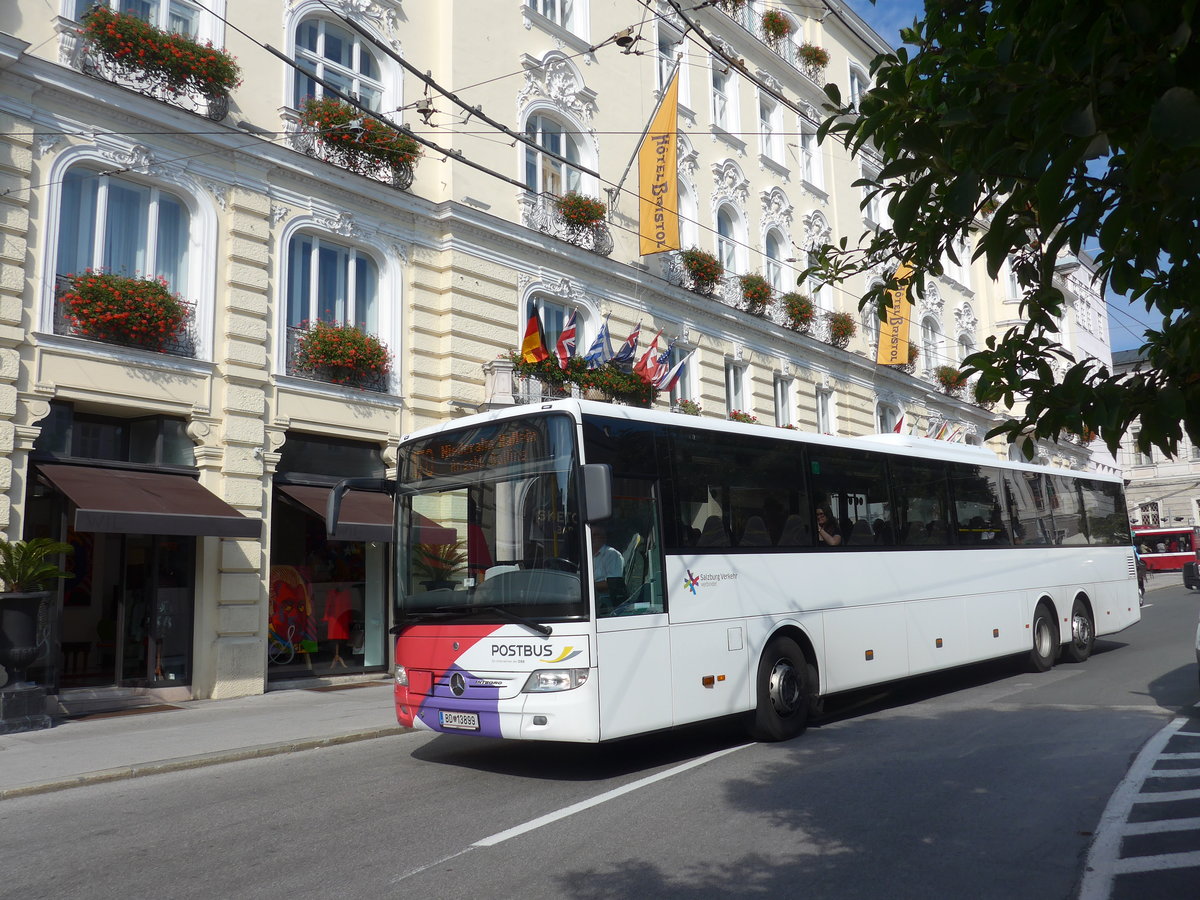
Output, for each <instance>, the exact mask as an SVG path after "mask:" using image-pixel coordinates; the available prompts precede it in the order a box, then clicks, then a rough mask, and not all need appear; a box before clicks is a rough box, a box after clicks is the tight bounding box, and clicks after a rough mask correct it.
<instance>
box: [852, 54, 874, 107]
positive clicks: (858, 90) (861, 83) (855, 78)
mask: <svg viewBox="0 0 1200 900" xmlns="http://www.w3.org/2000/svg"><path fill="white" fill-rule="evenodd" d="M870 86H871V79H870V77H869V76H868V75H867V73H866V72H864V71H863V70H862V69H860V68H859V67H858V66H856V65H854V64H853V63H851V64H850V71H849V75H848V78H847V81H846V100H847V101H848V102H849V103H850V105H851V106H852V107H853V108H854V109H856V110H857V109H858V105H859V104H860V103H862V98H863V94H865V93H866V92H867V91H868V90H870Z"/></svg>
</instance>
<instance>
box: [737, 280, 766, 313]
mask: <svg viewBox="0 0 1200 900" xmlns="http://www.w3.org/2000/svg"><path fill="white" fill-rule="evenodd" d="M738 284H739V285H741V288H742V299H743V300H745V301H746V311H747V312H751V313H760V312H762V308H763V307H764V306H766V305H767V304H768V303H770V302H771V283H770V282H769V281H767V279H765V278H763V276H761V275H753V274H752V275H742V276H741V277H740V278H739V279H738Z"/></svg>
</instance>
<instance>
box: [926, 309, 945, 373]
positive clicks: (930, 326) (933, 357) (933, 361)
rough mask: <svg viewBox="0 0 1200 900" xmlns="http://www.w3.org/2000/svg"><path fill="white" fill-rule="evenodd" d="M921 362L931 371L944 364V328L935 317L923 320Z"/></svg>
mask: <svg viewBox="0 0 1200 900" xmlns="http://www.w3.org/2000/svg"><path fill="white" fill-rule="evenodd" d="M921 361H922V362H923V363H924V364H925V368H926V369H930V370H932V369H934V368H936V367H937V366H940V365H941V364H942V326H941V325H940V324H938V320H937V319H935V318H934V317H933V316H926V317H925V318H923V319H922V320H921Z"/></svg>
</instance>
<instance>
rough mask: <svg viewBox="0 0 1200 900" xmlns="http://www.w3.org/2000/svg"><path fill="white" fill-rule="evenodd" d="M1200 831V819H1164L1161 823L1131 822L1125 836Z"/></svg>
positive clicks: (1126, 827)
mask: <svg viewBox="0 0 1200 900" xmlns="http://www.w3.org/2000/svg"><path fill="white" fill-rule="evenodd" d="M1193 830H1196V831H1200V819H1163V820H1162V821H1161V822H1130V823H1129V824H1127V825H1126V826H1125V834H1159V833H1161V832H1164V831H1193Z"/></svg>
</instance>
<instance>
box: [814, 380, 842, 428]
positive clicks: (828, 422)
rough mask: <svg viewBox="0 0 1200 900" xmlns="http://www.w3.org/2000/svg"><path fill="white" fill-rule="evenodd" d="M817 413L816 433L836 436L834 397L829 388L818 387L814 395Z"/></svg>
mask: <svg viewBox="0 0 1200 900" xmlns="http://www.w3.org/2000/svg"><path fill="white" fill-rule="evenodd" d="M815 399H816V412H817V433H818V434H837V417H836V410H835V407H834V395H833V390H832V389H831V388H824V387H819V388H817V390H816V394H815Z"/></svg>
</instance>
